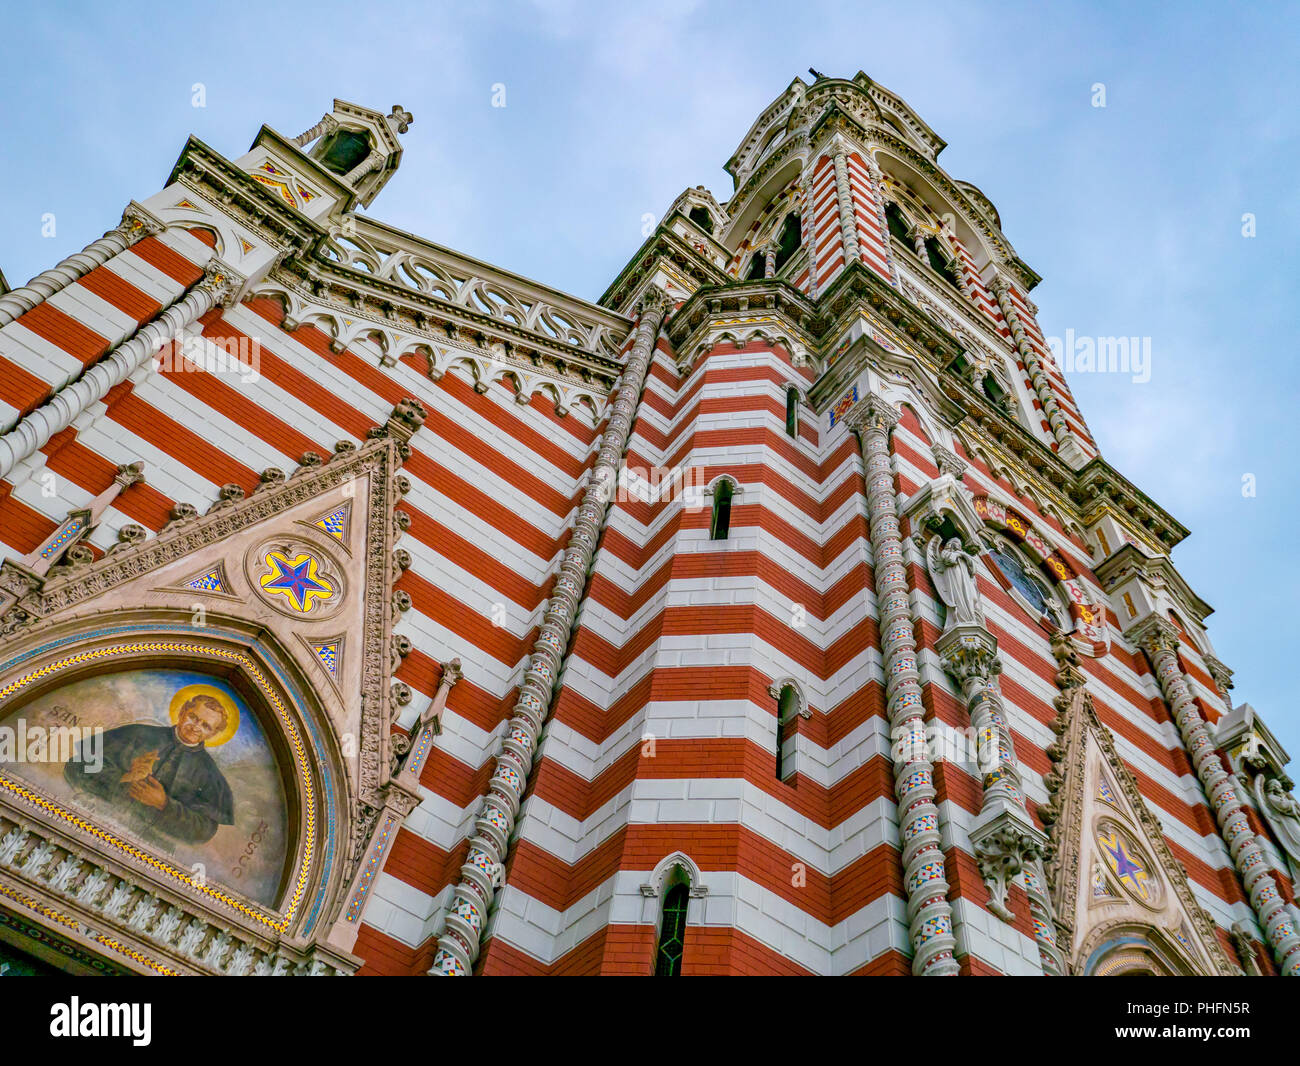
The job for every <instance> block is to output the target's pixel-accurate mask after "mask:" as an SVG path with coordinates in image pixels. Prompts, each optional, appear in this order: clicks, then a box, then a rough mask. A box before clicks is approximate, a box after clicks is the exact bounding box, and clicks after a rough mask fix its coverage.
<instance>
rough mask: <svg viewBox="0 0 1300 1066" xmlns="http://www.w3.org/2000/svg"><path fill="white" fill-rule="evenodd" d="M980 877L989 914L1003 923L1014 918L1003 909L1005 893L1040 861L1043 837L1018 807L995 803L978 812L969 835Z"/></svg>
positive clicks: (1006, 802) (1005, 903) (1044, 845)
mask: <svg viewBox="0 0 1300 1066" xmlns="http://www.w3.org/2000/svg"><path fill="white" fill-rule="evenodd" d="M970 839H971V845H972V846H973V847H974V849H975V859H976V861H977V862H978V863H979V868H980V875H981V876H982V877H983V878H984V884H985V885H986V886H987V888H988V890H989V910H991V911H992V912H993V913H994V914H996V915H997V916H998V917H999V918H1001V919H1002V920H1003V921H1004V922H1012V921H1014V920H1015V915H1014V914H1012V913H1011V910H1010V909H1009V908H1008V907H1007V891H1008V889H1009V888H1010V887H1011V884H1012V882H1013V881H1014V880H1015V878H1017V877H1019V876H1020V874H1021V872H1022V871H1023V870H1024V869H1025V867H1026V866H1027V865H1028V864H1030V863H1032V862H1033V861H1034V860H1035V859H1041V858H1042V857H1043V853H1044V851H1045V850H1046V847H1047V836H1046V834H1045V833H1043V832H1042V830H1040V829H1038V828H1037V827H1036V826H1035V825H1034V824H1033V822H1031V821H1030V820H1029V816H1028V815H1027V814H1026V813H1025V812H1024V810H1023V808H1021V807H1020V806H1019V805H1018V804H1015V803H1011V802H1008V801H1007V800H1005V799H1003V800H999V801H998V802H997V803H995V804H993V805H991V806H988V807H986V808H985V809H984V810H982V811H981V812H980V815H979V818H978V819H977V820H976V822H975V825H974V827H973V828H972V829H971V834H970Z"/></svg>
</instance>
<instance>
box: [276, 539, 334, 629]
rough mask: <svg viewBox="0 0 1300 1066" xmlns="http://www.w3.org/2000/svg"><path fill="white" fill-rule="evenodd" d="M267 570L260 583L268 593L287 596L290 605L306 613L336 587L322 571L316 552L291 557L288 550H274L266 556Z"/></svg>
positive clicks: (330, 596)
mask: <svg viewBox="0 0 1300 1066" xmlns="http://www.w3.org/2000/svg"><path fill="white" fill-rule="evenodd" d="M262 561H263V563H264V564H265V565H266V573H264V574H263V575H262V576H261V577H260V578H258V584H260V585H261V586H262V591H263V592H265V593H266V594H267V596H284V597H285V598H286V599H287V600H288V601H289V605H290V606H291V607H292V608H293V609H294V610H295V611H299V612H301V613H303V614H306V613H307V612H308V611H310V610H311V609H312V608H313V607H314V606H315V605H316V601H317V600H320V601H322V602H323V601H325V600H329V599H332V598H333V596H334V586H333V585H331V584H330V583H329V582H328V581H326V580H325V578H324V577H322V576H321V573H320V563H319V562H318V560H317V559H316V557H315V556H314V555H311V554H309V553H307V552H302V553H300V554H298V555H295V556H294V557H293V558H292V559H290V558H289V557H288V556H287V555H285V553H284V552H282V551H279V550H278V549H272V550H270V551H268V552H267V553H266V555H265V556H264V557H263V559H262Z"/></svg>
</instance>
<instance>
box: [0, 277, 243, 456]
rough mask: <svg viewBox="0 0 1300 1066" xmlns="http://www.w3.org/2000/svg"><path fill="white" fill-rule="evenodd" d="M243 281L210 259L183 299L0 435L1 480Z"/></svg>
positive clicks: (231, 294) (232, 293)
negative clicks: (203, 271)
mask: <svg viewBox="0 0 1300 1066" xmlns="http://www.w3.org/2000/svg"><path fill="white" fill-rule="evenodd" d="M243 282H244V278H243V277H241V276H240V275H238V274H236V273H234V272H233V271H232V270H230V269H229V268H228V267H226V266H225V264H223V263H222V262H220V261H219V260H217V259H210V260H209V261H208V266H207V270H206V273H205V275H204V277H203V279H202V280H201V281H200V282H199V283H198V284H197V285H195V286H194V287H193V288H192V289H190V291H189V292H187V293H186V294H185V295H184V296H183V297H182V298H181V299H179V300H177V301H176V302H175V303H174V304H172V305H171V306H170V307H169V308H167V310H165V311H163V312H162V314H160V315H159V316H158V317H157V318H155V319H153V321H151V322H150V323H149V324H148V325H146V326H144V327H142V328H141V329H140V330H139V331H138V332H136V333H135V335H134V336H132V337H130V338H129V339H128V340H125V341H123V342H122V343H121V344H119V345H118V346H117V347H116V348H114V349H113V350H112V351H111V352H109V353H108V355H106V356H104V358H102V359H101V360H99V362H97V363H95V364H94V365H93V366H92V367H91V368H90V369H89V370H87V371H85V373H83V374H82V375H81V377H79V378H78V379H77V380H76V381H74V382H72V383H71V384H70V385H67V386H65V387H64V388H62V389H60V390H59V391H58V392H56V393H55V394H54V395H53V396H52V397H50V399H49V400H47V401H46V402H45V403H44V404H42V405H41V406H40V407H38V408H36V410H35V411H33V412H32V413H31V414H29V415H28V416H27V417H26V418H24V419H23V420H22V421H21V422H19V423H18V425H16V426H14V428H13V429H11V430H10V431H9V432H8V433H6V434H4V436H2V437H0V478H3V477H7V476H8V475H9V473H10V472H11V471H12V470H13V468H14V467H15V466H17V465H18V464H19V463H21V462H22V461H23V460H24V459H26V458H28V456H31V455H34V454H36V452H37V451H38V450H39V449H40V448H42V447H43V446H44V445H45V444H46V442H47V441H49V439H50V438H51V437H52V436H54V434H56V433H60V432H62V431H63V430H65V429H67V428H68V426H70V425H72V423H73V422H74V421H75V420H76V419H77V417H78V416H79V415H81V414H82V412H84V411H85V410H86V409H87V408H89V407H90V405H91V404H93V403H97V402H98V401H99V400H102V399H103V398H104V397H105V396H106V395H107V394H108V391H109V390H110V389H112V388H113V387H114V386H115V385H120V384H121V383H122V382H123V381H125V380H126V379H127V378H128V377H130V376H131V375H132V374H133V373H135V371H136V370H138V369H139V368H140V367H142V366H144V365H145V363H147V362H148V361H149V360H150V359H151V358H152V357H153V355H154V353H155V352H157V351H158V349H159V348H161V347H162V346H163V345H164V344H166V343H167V342H168V341H170V340H174V339H175V338H176V337H177V336H178V335H179V334H180V332H181V330H183V329H184V328H185V327H186V326H188V325H190V324H191V323H192V322H195V321H197V320H198V319H200V318H202V317H203V316H204V315H206V314H207V313H208V312H209V311H211V310H212V308H214V307H216V306H217V304H219V303H225V302H226V301H227V300H229V299H230V298H231V297H232V296H233V295H234V294H235V293H237V292H238V291H239V289H240V287H241V285H242V284H243Z"/></svg>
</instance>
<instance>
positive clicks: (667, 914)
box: [655, 881, 691, 977]
mask: <svg viewBox="0 0 1300 1066" xmlns="http://www.w3.org/2000/svg"><path fill="white" fill-rule="evenodd" d="M690 904H691V890H690V886H689V885H687V884H686V882H685V881H679V882H678V883H677V884H675V885H673V886H672V887H671V888H669V889H668V891H667V892H665V893H664V898H663V903H662V904H661V905H660V911H659V943H658V945H657V946H656V947H655V976H656V977H680V976H681V973H682V956H683V954H684V953H685V949H686V913H687V911H688V910H689V909H690Z"/></svg>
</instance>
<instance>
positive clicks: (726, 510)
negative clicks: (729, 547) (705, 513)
mask: <svg viewBox="0 0 1300 1066" xmlns="http://www.w3.org/2000/svg"><path fill="white" fill-rule="evenodd" d="M731 496H732V487H731V482H730V481H728V480H726V479H725V478H724V479H723V480H722V481H719V482H718V487H717V488H715V489H714V490H713V520H712V522H711V523H710V524H709V539H710V540H726V539H727V533H728V531H729V530H730V529H731Z"/></svg>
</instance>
